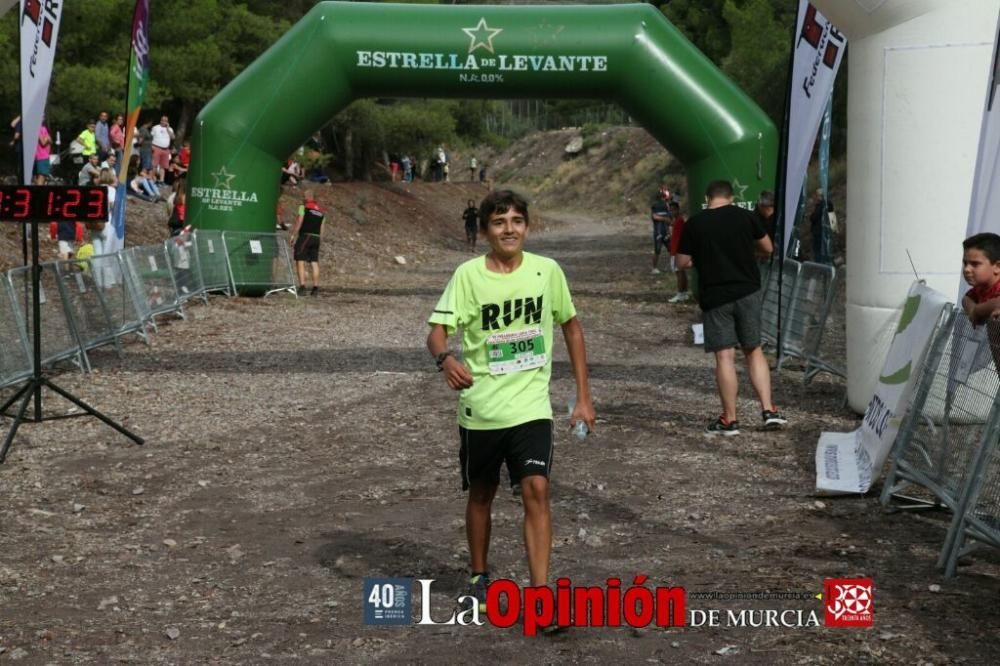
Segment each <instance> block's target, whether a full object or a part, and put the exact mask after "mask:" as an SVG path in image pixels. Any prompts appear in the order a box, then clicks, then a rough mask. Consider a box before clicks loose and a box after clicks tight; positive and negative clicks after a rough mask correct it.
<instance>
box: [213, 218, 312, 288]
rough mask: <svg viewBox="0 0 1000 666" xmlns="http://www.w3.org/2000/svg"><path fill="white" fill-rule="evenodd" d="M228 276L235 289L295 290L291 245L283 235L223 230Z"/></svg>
mask: <svg viewBox="0 0 1000 666" xmlns="http://www.w3.org/2000/svg"><path fill="white" fill-rule="evenodd" d="M222 239H223V242H224V244H225V247H226V255H227V256H228V257H229V277H230V281H231V282H232V284H233V287H234V288H235V289H236V290H237V291H248V292H260V293H263V294H265V295H266V294H270V293H273V292H276V291H291V292H292V293H294V292H295V272H294V270H293V269H292V255H291V247H290V246H289V243H288V237H287V236H286V235H285V234H273V233H254V232H246V231H224V232H222Z"/></svg>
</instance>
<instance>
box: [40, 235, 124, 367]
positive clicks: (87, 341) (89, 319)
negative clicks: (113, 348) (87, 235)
mask: <svg viewBox="0 0 1000 666" xmlns="http://www.w3.org/2000/svg"><path fill="white" fill-rule="evenodd" d="M111 259H113V260H114V261H115V262H117V257H115V256H113V255H112V256H111ZM103 263H104V259H103V257H102V258H101V259H100V260H99V261H98V262H97V263H96V265H95V263H94V262H92V261H91V260H90V259H87V260H85V261H80V262H66V261H56V262H52V266H53V268H54V269H55V271H56V275H58V278H59V279H58V281H57V285H58V287H59V290H60V292H61V295H62V301H63V304H64V305H65V306H66V316H67V317H69V319H70V321H71V322H72V324H73V328H74V329H75V330H76V333H77V337H78V338H79V339H80V344H82V345H83V348H84V349H87V350H90V349H94V348H95V347H100V346H102V345H106V344H117V342H118V338H117V337H116V335H115V332H114V331H113V330H112V327H111V316H110V312H109V311H108V308H107V306H106V305H105V303H104V299H103V295H102V293H101V292H103V291H104V289H105V288H108V289H114V286H115V285H118V286H119V288H120V285H121V280H120V279H118V280H111V279H109V276H108V275H98V273H97V269H98V268H103V266H102V264H103ZM119 277H120V275H119ZM98 280H100V281H101V283H102V284H104V285H106V287H98V286H97V282H98Z"/></svg>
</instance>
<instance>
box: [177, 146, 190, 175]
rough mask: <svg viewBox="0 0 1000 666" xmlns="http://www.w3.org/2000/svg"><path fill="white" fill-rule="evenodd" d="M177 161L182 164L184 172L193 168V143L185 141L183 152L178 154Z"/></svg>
mask: <svg viewBox="0 0 1000 666" xmlns="http://www.w3.org/2000/svg"><path fill="white" fill-rule="evenodd" d="M177 161H178V162H180V163H181V166H182V167H184V170H185V171H187V170H188V169H189V168H190V166H191V142H190V141H187V140H185V141H184V146H183V147H182V148H181V152H179V153H178V154H177Z"/></svg>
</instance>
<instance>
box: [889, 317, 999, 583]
mask: <svg viewBox="0 0 1000 666" xmlns="http://www.w3.org/2000/svg"><path fill="white" fill-rule="evenodd" d="M991 338H992V341H991ZM994 354H1000V324H998V323H996V322H991V323H990V324H989V325H988V327H987V326H980V327H977V328H974V327H973V326H972V324H971V323H970V322H969V319H968V317H966V316H965V313H964V312H963V311H962V309H961V308H960V307H949V308H945V311H944V312H943V313H942V318H941V320H939V322H938V325H937V328H936V330H935V332H934V335H933V337H932V338H931V344H930V346H929V348H928V351H927V358H926V360H925V361H924V366H923V369H922V370H921V374H920V376H919V378H918V381H917V386H916V391H915V393H914V397H913V401H912V403H911V405H910V408H909V410H908V411H907V413H906V415H905V416H904V418H903V422H902V425H901V427H900V430H899V435H898V436H897V438H896V442H895V444H894V446H893V460H892V464H891V466H890V468H889V474H888V476H887V477H886V481H885V484H884V486H883V488H882V496H881V502H882V504H883V506H888V505H889V504H890V502H893V501H895V503H896V504H897V505H898V506H900V507H901V508H926V507H933V506H941V507H945V508H947V509H948V510H950V511H952V512H953V513H954V518H953V521H952V525H951V528H950V529H949V531H948V535H947V537H946V539H945V544H944V547H943V548H942V551H941V555H940V557H939V558H938V566H940V567H944V568H945V573H946V575H948V576H953V575H954V574H955V569H956V566H957V561H958V557H959V555H960V554H961V553H962V552H963V547H964V540H965V539H966V537H971V538H972V539H976V540H979V541H985V542H988V543H992V544H993V545H994V546H997V547H1000V461H998V460H997V455H996V442H997V438H998V437H1000V407H998V403H997V400H998V392H1000V375H998V374H997V365H996V362H995V360H994ZM904 492H908V493H916V494H917V495H918V496H913V495H904V494H903V493H904Z"/></svg>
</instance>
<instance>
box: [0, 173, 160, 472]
mask: <svg viewBox="0 0 1000 666" xmlns="http://www.w3.org/2000/svg"><path fill="white" fill-rule="evenodd" d="M4 189H6V188H4ZM18 189H19V190H21V191H22V192H23V191H24V190H27V189H29V188H27V187H21V188H18ZM74 189H81V188H74ZM82 189H90V190H93V189H96V188H82ZM102 189H103V188H102ZM102 194H103V192H102ZM25 196H30V193H29V194H28V195H25ZM3 198H4V197H3V194H2V193H0V202H2V201H3ZM100 207H101V208H102V216H101V219H103V220H106V219H107V208H108V206H107V201H106V200H103V203H102V204H101V206H100ZM23 210H24V211H25V214H26V215H27V214H29V213H28V212H27V211H28V208H24V209H23ZM94 217H97V216H96V215H94ZM18 221H23V222H25V223H26V224H29V225H31V295H32V297H31V313H32V316H31V331H32V336H31V337H32V361H31V377H30V378H29V379H27V380H25V384H24V385H23V386H22V387H21V388H19V389H18V390H17V391H15V392H14V394H13V395H12V396H11V397H9V398H7V399H6V400H4V402H3V403H2V404H0V417H2V416H7V417H12V418H13V419H14V420H13V422H12V423H11V425H10V427H9V430H8V431H7V435H6V437H5V438H4V440H3V444H2V445H0V464H2V463H3V462H4V460H6V458H7V451H9V450H10V446H11V443H12V442H13V441H14V435H16V434H17V430H18V428H19V427H20V426H21V424H22V423H23V422H24V421H25V420H26V419H30V420H31V421H33V422H35V423H40V422H42V421H53V420H56V419H66V418H73V417H78V416H93V417H94V418H96V419H99V420H100V421H103V422H104V423H106V424H107V425H108V426H110V427H112V428H114V429H115V430H117V431H118V432H120V433H121V434H123V435H125V436H126V437H128V438H129V439H131V440H132V441H133V442H135V443H136V444H143V443H144V440H143V439H142V438H141V437H139V436H138V435H136V434H135V433H133V432H131V431H129V430H128V429H126V428H125V427H124V426H123V425H121V424H119V423H116V422H115V421H113V420H112V419H110V418H109V417H107V416H105V415H104V414H102V413H101V412H99V411H98V410H96V409H94V408H93V407H91V406H90V405H88V404H87V403H85V402H84V401H83V400H81V399H80V398H78V397H76V396H74V395H73V394H72V393H70V392H69V391H67V390H66V389H64V388H61V387H59V386H57V385H56V384H55V383H54V382H52V380H50V379H49V378H47V377H45V376H44V375H42V335H41V333H42V325H41V310H42V308H41V301H40V300H39V291H40V289H39V282H40V280H41V266H40V265H39V263H38V224H39V219H38V218H32V219H23V220H18ZM42 388H48V389H49V390H50V391H52V392H53V393H56V394H58V395H60V396H62V397H63V398H65V399H66V400H68V401H69V402H71V403H73V404H74V405H76V406H77V407H79V408H80V409H81V410H83V411H82V412H79V413H74V414H59V415H55V416H47V417H46V416H42ZM32 400H33V401H34V410H33V412H34V413H33V414H32V415H31V416H30V417H29V416H27V412H28V405H29V404H30V403H31V402H32ZM18 401H20V404H19V405H18V407H17V409H16V412H15V414H13V415H10V414H8V413H7V410H8V409H10V407H11V406H12V405H14V404H15V403H18Z"/></svg>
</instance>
